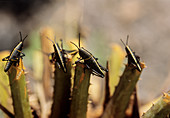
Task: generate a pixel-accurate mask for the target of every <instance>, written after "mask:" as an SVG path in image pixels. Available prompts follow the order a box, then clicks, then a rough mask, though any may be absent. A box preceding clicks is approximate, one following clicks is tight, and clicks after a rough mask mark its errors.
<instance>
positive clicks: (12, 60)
mask: <svg viewBox="0 0 170 118" xmlns="http://www.w3.org/2000/svg"><path fill="white" fill-rule="evenodd" d="M19 34H20V39H21V41H20V42H19V43H18V44H17V45H16V46H15V47H14V49H13V50H12V51H11V53H10V55H9V56H7V57H5V58H3V59H2V61H7V63H6V65H5V68H4V71H5V72H7V71H8V70H9V69H10V67H11V65H12V64H14V65H15V66H16V64H18V65H19V60H20V58H22V57H23V56H25V54H24V53H23V52H22V48H23V43H24V40H25V39H26V37H27V36H28V35H26V36H25V38H24V39H22V34H21V32H19Z"/></svg>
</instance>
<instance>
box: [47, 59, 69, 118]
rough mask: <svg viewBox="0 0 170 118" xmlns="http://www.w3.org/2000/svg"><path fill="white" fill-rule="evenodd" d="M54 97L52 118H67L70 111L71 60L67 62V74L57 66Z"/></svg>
mask: <svg viewBox="0 0 170 118" xmlns="http://www.w3.org/2000/svg"><path fill="white" fill-rule="evenodd" d="M54 74H55V75H54V81H55V84H54V95H53V101H54V102H53V104H52V109H51V111H52V113H51V116H50V118H67V117H68V113H69V110H70V100H69V99H70V92H71V90H70V88H71V60H69V61H68V62H67V72H66V73H64V72H63V70H62V69H61V68H60V69H59V68H58V65H57V64H56V65H55V72H54Z"/></svg>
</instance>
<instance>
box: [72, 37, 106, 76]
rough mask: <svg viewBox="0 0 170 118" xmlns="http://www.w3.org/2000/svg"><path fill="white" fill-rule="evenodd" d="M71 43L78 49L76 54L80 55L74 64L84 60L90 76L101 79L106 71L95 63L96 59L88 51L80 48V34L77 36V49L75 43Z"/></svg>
mask: <svg viewBox="0 0 170 118" xmlns="http://www.w3.org/2000/svg"><path fill="white" fill-rule="evenodd" d="M71 43H72V44H74V45H75V46H76V47H77V48H78V52H79V55H80V58H79V60H77V61H76V62H75V63H77V62H80V61H81V60H84V64H85V65H86V66H87V68H89V69H91V70H92V74H94V75H96V76H99V77H102V78H103V77H104V73H103V70H104V71H108V70H107V69H106V68H104V67H103V66H101V65H100V64H99V63H98V61H97V60H98V58H95V57H94V56H93V55H92V54H91V53H90V52H89V51H87V50H86V49H84V48H83V47H80V34H79V47H78V46H77V45H76V44H75V43H73V42H71Z"/></svg>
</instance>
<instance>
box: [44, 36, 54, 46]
mask: <svg viewBox="0 0 170 118" xmlns="http://www.w3.org/2000/svg"><path fill="white" fill-rule="evenodd" d="M46 38H47V39H48V40H50V41H51V42H52V43H53V44H55V43H54V41H53V40H51V39H50V38H49V37H47V36H46Z"/></svg>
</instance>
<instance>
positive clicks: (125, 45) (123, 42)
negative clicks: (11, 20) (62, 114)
mask: <svg viewBox="0 0 170 118" xmlns="http://www.w3.org/2000/svg"><path fill="white" fill-rule="evenodd" d="M120 40H121V42H122V43H123V45H124V46H125V47H126V44H125V43H124V42H123V41H122V39H120Z"/></svg>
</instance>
